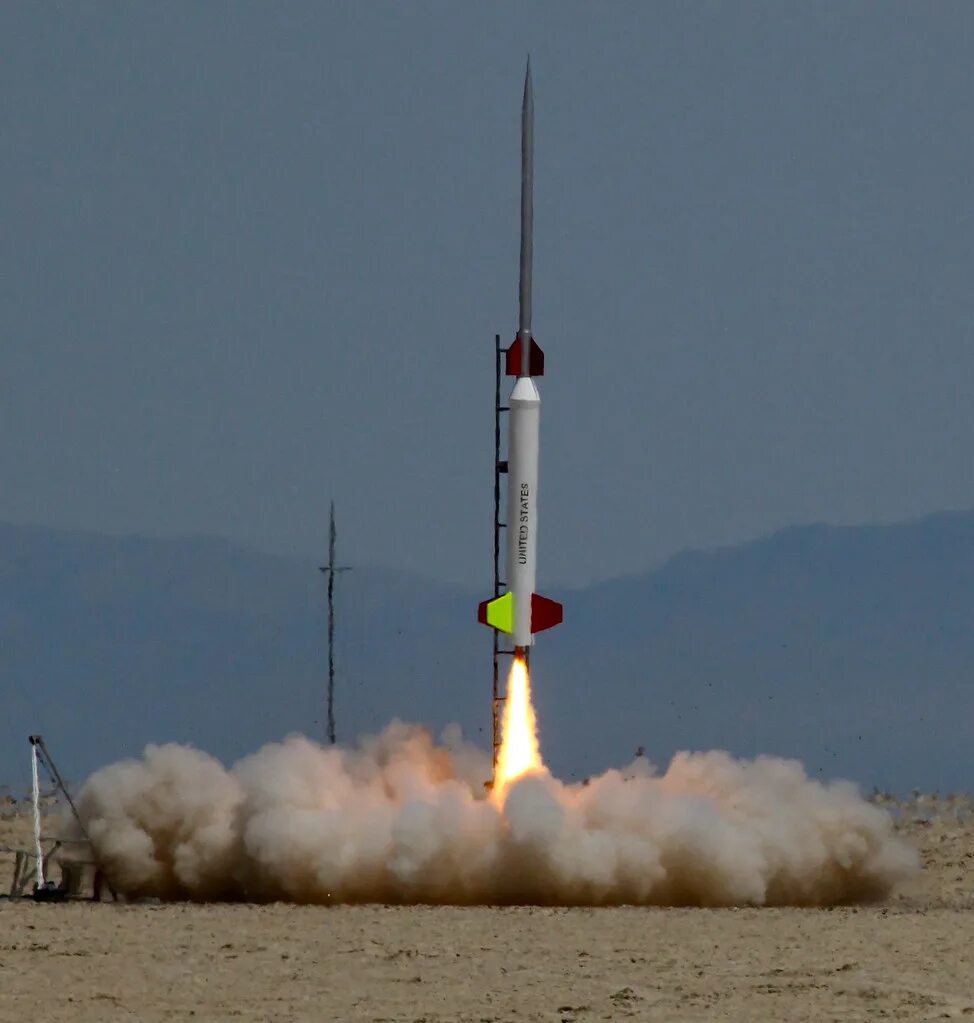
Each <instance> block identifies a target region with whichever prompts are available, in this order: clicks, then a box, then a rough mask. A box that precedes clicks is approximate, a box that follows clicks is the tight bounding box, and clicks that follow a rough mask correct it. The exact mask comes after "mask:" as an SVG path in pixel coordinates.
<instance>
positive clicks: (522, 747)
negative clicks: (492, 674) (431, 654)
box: [494, 657, 544, 796]
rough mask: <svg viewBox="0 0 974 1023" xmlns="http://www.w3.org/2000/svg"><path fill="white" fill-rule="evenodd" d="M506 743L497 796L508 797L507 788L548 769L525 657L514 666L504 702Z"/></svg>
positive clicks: (496, 781) (500, 761) (499, 764)
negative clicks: (506, 794) (525, 776)
mask: <svg viewBox="0 0 974 1023" xmlns="http://www.w3.org/2000/svg"><path fill="white" fill-rule="evenodd" d="M502 734H503V739H502V744H501V750H500V755H499V756H498V758H497V772H496V775H495V777H494V792H495V793H497V794H498V795H499V796H503V795H504V791H505V789H506V788H507V786H508V785H509V784H510V783H511V782H512V781H514V780H515V779H517V778H520V777H521V776H522V775H524V774H528V773H529V772H531V771H541V770H543V769H544V762H543V761H542V759H541V750H540V748H539V746H538V726H537V721H536V720H535V716H534V707H533V706H532V705H531V675H530V673H529V672H528V666H527V664H526V663H525V662H524V659H523V658H521V657H515V658H514V660H513V662H512V663H511V673H510V675H509V676H508V679H507V699H506V700H505V701H504V722H503V732H502Z"/></svg>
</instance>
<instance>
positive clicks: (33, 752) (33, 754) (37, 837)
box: [30, 742, 44, 888]
mask: <svg viewBox="0 0 974 1023" xmlns="http://www.w3.org/2000/svg"><path fill="white" fill-rule="evenodd" d="M30 773H31V782H32V784H31V796H32V801H33V804H34V855H35V856H36V858H37V887H38V888H43V887H44V850H43V848H42V847H41V786H40V782H39V781H38V778H37V744H36V743H34V742H31V744H30Z"/></svg>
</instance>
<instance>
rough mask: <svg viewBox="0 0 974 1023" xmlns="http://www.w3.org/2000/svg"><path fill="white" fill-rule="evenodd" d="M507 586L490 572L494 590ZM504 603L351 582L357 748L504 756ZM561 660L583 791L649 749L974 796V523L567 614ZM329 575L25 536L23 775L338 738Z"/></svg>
mask: <svg viewBox="0 0 974 1023" xmlns="http://www.w3.org/2000/svg"><path fill="white" fill-rule="evenodd" d="M485 575H486V573H485ZM480 596H482V594H479V593H478V594H473V593H469V594H467V593H462V592H459V591H457V590H455V589H451V588H448V587H444V586H441V585H439V584H435V583H432V582H430V581H428V580H420V579H414V578H410V577H408V576H405V575H403V574H400V573H396V572H391V571H386V570H382V569H375V568H362V569H358V570H356V571H354V572H351V573H348V574H346V575H343V576H342V577H341V581H340V584H339V603H338V615H339V622H338V635H339V649H338V658H339V689H338V696H337V705H338V725H339V732H340V737H342V736H344V737H345V738H350V737H352V736H354V735H356V734H358V733H359V732H361V731H369V730H375V729H378V728H380V727H381V726H382V725H383V724H384V723H385V722H386V721H387V720H388V719H389V718H390V717H393V716H399V717H402V718H405V719H409V720H419V721H424V722H427V723H429V724H431V725H432V726H433V727H434V728H436V729H439V728H440V727H442V726H443V725H445V724H447V723H449V722H452V721H457V722H459V723H460V724H461V725H462V726H463V727H464V730H465V732H466V733H467V734H468V735H469V736H471V737H472V738H474V739H475V740H477V741H480V742H481V743H482V744H483V745H484V746H486V745H487V743H488V741H489V702H490V694H489V687H490V679H489V667H490V657H489V650H490V643H489V636H488V633H487V632H486V630H484V629H483V628H482V627H481V626H478V625H477V624H476V622H475V613H474V606H475V603H476V600H477V599H478V598H479V597H480ZM557 596H559V597H560V598H561V599H563V600H564V601H565V605H566V621H565V625H564V626H562V627H561V628H560V629H556V630H554V631H552V632H550V633H547V634H546V635H545V636H544V637H543V640H542V642H541V644H540V645H539V647H538V649H537V654H536V657H535V659H534V662H533V676H534V679H535V691H536V698H537V703H538V708H539V720H540V725H541V737H542V747H543V750H544V752H545V754H546V757H547V759H548V760H549V762H550V763H551V765H552V767H553V768H554V769H555V770H556V772H557V773H559V774H561V775H562V776H564V777H573V776H574V777H580V776H582V775H583V774H585V773H587V772H592V771H596V770H601V769H602V768H604V767H606V766H609V765H611V764H619V763H623V762H625V761H627V760H628V759H629V757H630V756H631V755H632V753H633V751H634V750H635V748H636V747H637V746H640V745H642V746H644V747H645V748H646V750H647V752H648V754H649V755H650V757H651V759H653V760H654V761H655V762H657V763H660V764H665V762H666V761H667V760H668V758H669V756H670V755H671V754H672V753H673V752H674V751H675V750H678V749H686V748H690V749H709V748H713V747H721V748H725V749H729V750H731V752H733V753H735V754H740V755H747V756H752V755H755V754H757V753H762V752H764V753H774V754H778V755H785V756H795V757H799V758H801V759H802V760H804V761H805V762H806V765H807V766H808V769H809V771H810V772H811V773H813V774H820V775H822V776H828V777H832V776H836V775H843V776H850V777H853V778H854V779H856V780H858V781H860V782H863V783H865V784H870V785H871V784H879V785H882V786H889V787H892V788H896V789H898V790H901V791H902V790H906V789H909V788H911V787H913V786H918V787H923V788H934V787H941V788H944V789H946V788H968V789H971V788H974V764H972V759H974V757H972V755H971V753H970V750H971V749H972V741H971V740H972V737H974V630H972V627H971V626H972V617H974V615H972V612H974V513H972V512H962V513H949V514H942V515H935V516H931V517H928V518H925V519H922V520H920V521H917V522H910V523H904V524H901V525H895V526H864V527H857V528H835V527H825V526H809V527H800V528H793V529H788V530H785V531H783V532H780V533H777V534H775V535H773V536H771V537H768V538H766V539H763V540H758V541H755V542H753V543H749V544H745V545H742V546H739V547H733V548H725V549H720V550H716V551H709V552H690V553H686V554H681V555H679V556H678V557H675V558H673V559H672V560H671V561H670V562H668V563H667V564H666V565H664V566H663V567H662V568H660V569H659V570H657V571H655V572H652V573H649V574H646V575H641V576H633V577H631V578H626V579H617V580H612V581H609V582H605V583H602V584H599V585H597V586H593V587H590V588H588V589H585V590H582V591H577V592H570V593H562V594H557ZM324 612H325V607H324V585H323V581H322V577H321V574H320V573H319V572H318V571H317V569H316V566H315V564H313V563H312V562H309V561H302V560H298V559H288V558H281V557H275V556H269V555H265V554H259V553H256V552H254V551H250V550H247V549H245V548H241V547H239V546H236V545H233V544H230V543H227V542H225V541H222V540H219V539H213V538H208V537H198V538H186V539H175V540H157V539H146V538H141V537H110V536H102V535H98V534H91V533H76V532H60V531H55V530H50V529H43V528H30V527H23V526H12V525H0V699H2V708H3V709H2V712H0V778H2V779H5V780H10V781H12V782H16V783H19V782H20V781H21V780H22V779H23V777H24V774H25V767H26V765H27V746H26V742H25V738H26V735H27V733H28V732H30V731H40V732H42V733H43V734H44V735H45V736H46V737H47V739H48V740H49V743H50V745H51V748H52V751H53V752H54V755H55V757H56V758H57V759H58V761H59V763H60V765H61V767H62V769H63V770H64V772H65V773H66V774H68V775H69V776H71V777H72V778H74V779H80V778H81V777H83V776H84V775H85V774H86V773H87V772H88V771H90V770H91V769H93V768H94V767H97V766H99V765H100V764H102V763H105V762H107V761H109V760H112V759H115V758H118V757H120V756H124V755H135V754H137V753H138V752H139V751H140V750H141V748H142V746H143V745H144V744H145V743H146V742H148V741H162V740H169V739H175V740H179V741H183V742H192V743H194V744H195V745H198V746H200V747H201V748H203V749H206V750H208V751H210V752H212V753H214V754H215V755H217V756H219V757H221V758H222V759H224V760H232V759H235V758H236V757H239V756H241V755H243V754H245V753H247V752H250V751H252V750H253V749H255V748H256V747H257V746H258V745H260V744H261V743H262V742H265V741H268V740H272V739H276V738H279V737H281V736H282V735H284V734H286V733H287V732H289V731H295V730H298V731H303V732H306V733H307V734H310V735H313V736H317V737H321V736H322V735H323V732H324V726H323V719H324V702H323V701H324V695H323V691H324V677H325V670H326V669H325V644H324V639H325V621H324Z"/></svg>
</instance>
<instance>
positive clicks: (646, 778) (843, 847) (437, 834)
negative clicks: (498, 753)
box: [78, 722, 916, 906]
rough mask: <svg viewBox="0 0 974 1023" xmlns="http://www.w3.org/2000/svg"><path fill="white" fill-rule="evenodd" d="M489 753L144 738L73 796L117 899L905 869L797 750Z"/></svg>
mask: <svg viewBox="0 0 974 1023" xmlns="http://www.w3.org/2000/svg"><path fill="white" fill-rule="evenodd" d="M489 774H490V764H489V760H488V759H487V758H486V757H485V756H484V754H482V753H481V752H480V751H479V750H476V749H474V748H473V747H471V746H468V745H466V744H464V743H463V742H462V741H461V740H460V738H459V735H458V733H457V734H445V735H444V741H443V743H442V744H436V743H434V741H433V740H432V738H431V736H430V735H429V733H428V732H426V731H425V730H424V729H422V728H419V727H415V726H410V725H404V724H400V723H398V722H395V723H393V724H392V725H390V726H389V727H388V728H387V729H386V730H385V731H384V732H383V733H382V734H381V735H379V736H376V737H371V738H368V739H364V740H361V741H360V742H359V744H358V745H357V746H356V747H355V748H351V749H343V748H340V747H327V748H322V747H321V746H318V745H317V744H315V743H313V742H311V741H309V740H308V739H305V738H302V737H300V736H292V737H290V738H288V739H286V740H285V741H284V742H282V743H275V744H272V745H269V746H265V747H264V748H263V749H261V750H260V751H259V752H257V753H255V754H254V755H252V756H250V757H247V758H246V759H244V760H242V761H240V762H239V763H238V764H236V765H235V766H234V767H233V769H232V770H229V771H228V770H226V769H225V768H224V767H223V766H222V765H221V764H220V763H219V762H218V761H216V760H215V759H213V758H212V757H210V756H208V755H207V754H205V753H201V752H199V751H198V750H195V749H192V748H189V747H185V746H178V745H162V746H148V747H146V750H145V752H144V754H143V756H142V758H141V759H140V760H130V761H123V762H120V763H117V764H112V765H111V766H109V767H105V768H102V769H101V770H100V771H98V772H96V773H95V774H93V775H92V776H91V778H89V780H88V781H87V783H86V784H85V786H84V788H83V789H82V791H81V793H80V795H79V798H78V807H79V810H80V813H81V816H82V819H83V820H84V822H85V826H86V828H87V829H88V832H89V834H90V836H91V839H92V842H93V845H94V848H95V854H96V856H97V858H98V860H99V861H100V862H101V864H102V865H103V867H104V868H105V870H106V872H107V874H108V876H109V877H110V878H111V880H112V882H113V883H114V885H115V886H116V887H117V888H118V889H119V890H121V891H122V892H124V893H126V894H127V895H129V896H133V897H135V896H158V897H160V898H163V899H199V900H209V899H232V900H242V899H245V900H250V901H269V900H287V901H292V902H303V903H305V902H306V903H341V902H385V903H431V904H513V903H535V904H548V905H593V906H595V905H619V904H640V905H688V906H731V905H826V904H837V903H847V902H854V901H867V900H872V899H876V898H880V897H882V896H884V895H885V894H887V893H888V892H889V891H890V889H891V888H892V887H893V886H894V885H895V884H896V883H897V882H898V881H900V880H901V879H904V878H906V877H907V876H908V875H909V874H910V873H912V872H913V871H914V870H915V869H916V856H915V853H913V852H912V850H910V849H909V848H908V847H906V846H905V845H904V844H903V843H902V842H901V841H900V840H899V839H898V838H897V837H896V835H895V833H894V830H893V824H892V820H891V818H890V817H889V815H888V814H887V813H886V812H885V811H883V810H880V809H879V808H878V807H875V806H873V805H871V804H869V803H867V802H865V801H864V800H863V799H862V798H861V797H860V796H859V795H858V793H857V791H856V789H855V788H854V787H853V786H852V785H851V784H849V783H847V782H834V783H832V784H829V785H822V784H820V783H818V782H816V781H812V780H810V779H809V778H808V777H806V775H805V772H804V770H803V769H802V767H801V765H800V764H799V763H797V762H795V761H787V760H778V759H773V758H765V757H760V758H758V759H757V760H755V761H740V760H735V759H733V758H731V757H730V756H728V755H727V754H725V753H719V752H715V753H683V754H679V755H678V756H677V757H675V758H674V760H673V762H672V763H671V764H670V766H669V768H668V769H667V770H666V772H665V773H663V774H658V773H657V772H656V771H655V770H654V769H653V768H652V767H651V766H650V765H649V764H648V763H647V762H645V761H644V760H642V759H639V760H637V761H636V762H635V763H634V764H633V765H632V766H631V767H629V768H628V769H626V770H624V771H616V770H610V771H607V772H606V773H605V774H603V775H601V776H600V777H598V778H594V779H592V780H591V781H589V782H588V783H587V784H577V785H567V784H564V783H562V782H560V781H558V780H557V779H555V778H553V777H552V776H551V775H550V774H548V773H546V772H539V773H536V774H532V775H528V776H525V777H523V778H521V779H519V780H517V781H516V782H514V783H513V784H512V785H511V786H510V787H509V788H508V790H507V791H506V793H505V794H504V796H503V798H498V797H494V798H490V797H489V796H488V795H487V793H486V792H485V791H484V787H483V780H484V779H485V778H487V777H489Z"/></svg>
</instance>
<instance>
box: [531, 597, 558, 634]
mask: <svg viewBox="0 0 974 1023" xmlns="http://www.w3.org/2000/svg"><path fill="white" fill-rule="evenodd" d="M563 611H564V609H563V608H562V606H561V604H559V603H558V601H557V600H550V599H549V598H548V597H542V596H541V594H540V593H532V594H531V631H532V632H544V630H545V629H552V628H554V627H555V626H556V625H561V623H562V618H563Z"/></svg>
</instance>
